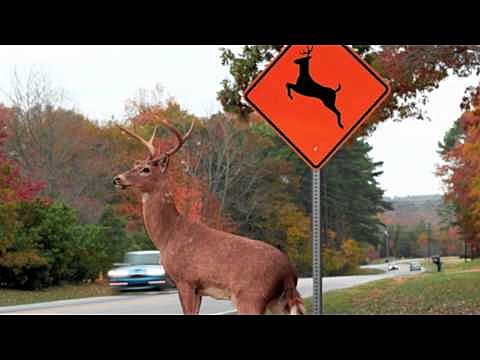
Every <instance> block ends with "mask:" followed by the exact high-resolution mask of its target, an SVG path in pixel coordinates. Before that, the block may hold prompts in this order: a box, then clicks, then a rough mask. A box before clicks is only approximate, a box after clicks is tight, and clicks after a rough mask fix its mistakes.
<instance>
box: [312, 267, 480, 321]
mask: <svg viewBox="0 0 480 360" xmlns="http://www.w3.org/2000/svg"><path fill="white" fill-rule="evenodd" d="M442 270H443V271H442V272H441V273H438V272H428V273H424V274H417V275H412V276H405V277H396V278H393V279H384V280H379V281H374V282H371V283H368V284H364V285H360V286H356V287H353V288H349V289H343V290H337V291H331V292H328V293H327V294H325V297H324V313H325V314H378V315H380V314H480V260H475V261H473V262H470V263H464V262H462V261H460V262H446V263H445V266H444V268H443V269H442ZM306 305H307V311H308V312H309V313H310V312H311V299H306Z"/></svg>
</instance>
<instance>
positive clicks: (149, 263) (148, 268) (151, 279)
mask: <svg viewBox="0 0 480 360" xmlns="http://www.w3.org/2000/svg"><path fill="white" fill-rule="evenodd" d="M108 278H109V283H110V286H112V287H114V288H116V289H117V290H119V291H125V290H164V289H168V288H174V287H175V285H174V284H173V282H172V281H171V279H170V278H168V275H167V274H166V273H165V269H164V268H163V266H162V265H160V252H159V251H132V252H128V253H127V254H126V255H125V260H124V263H122V264H117V267H116V268H115V269H112V270H110V271H109V272H108Z"/></svg>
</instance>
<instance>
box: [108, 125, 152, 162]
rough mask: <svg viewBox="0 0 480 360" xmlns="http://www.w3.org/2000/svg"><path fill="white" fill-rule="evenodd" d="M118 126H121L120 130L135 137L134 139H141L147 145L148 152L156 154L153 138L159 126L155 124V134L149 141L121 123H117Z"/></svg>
mask: <svg viewBox="0 0 480 360" xmlns="http://www.w3.org/2000/svg"><path fill="white" fill-rule="evenodd" d="M117 127H118V128H120V130H122V131H124V132H125V133H126V134H128V135H130V136H131V137H133V138H134V139H137V140H138V141H140V142H141V143H142V144H143V145H145V147H146V148H147V149H148V152H149V153H150V156H151V157H154V156H155V146H153V139H154V138H155V134H156V132H157V126H155V128H154V129H153V134H152V136H151V137H150V140H148V141H146V140H144V139H143V138H142V137H140V136H139V135H138V134H135V133H134V132H133V131H131V130H128V129H127V128H124V127H123V126H121V125H118V124H117Z"/></svg>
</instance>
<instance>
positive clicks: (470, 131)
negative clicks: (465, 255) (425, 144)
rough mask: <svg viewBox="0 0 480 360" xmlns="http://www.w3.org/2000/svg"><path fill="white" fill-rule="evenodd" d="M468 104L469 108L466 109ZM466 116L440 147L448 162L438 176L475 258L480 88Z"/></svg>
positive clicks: (479, 215) (479, 221)
mask: <svg viewBox="0 0 480 360" xmlns="http://www.w3.org/2000/svg"><path fill="white" fill-rule="evenodd" d="M465 104H466V105H465ZM464 109H465V112H464V113H463V114H462V116H461V117H460V119H458V120H457V122H455V123H454V125H453V127H452V129H450V130H449V131H448V132H447V134H446V136H445V138H446V139H451V140H450V141H449V142H448V143H447V141H444V143H443V144H440V146H439V147H440V152H441V153H442V158H443V160H444V162H445V164H444V165H441V166H439V168H438V175H439V176H441V177H442V180H443V182H444V184H445V185H446V195H445V200H446V202H447V203H448V204H450V205H451V206H452V209H453V210H454V212H455V222H454V225H458V227H459V230H460V234H461V236H462V237H463V239H464V241H465V242H466V244H465V245H466V246H467V244H468V246H469V247H470V252H471V253H472V254H473V256H475V254H476V250H477V249H478V248H479V245H480V236H479V234H480V175H479V174H480V87H478V88H477V90H476V91H474V92H472V94H471V98H470V99H469V101H467V102H464Z"/></svg>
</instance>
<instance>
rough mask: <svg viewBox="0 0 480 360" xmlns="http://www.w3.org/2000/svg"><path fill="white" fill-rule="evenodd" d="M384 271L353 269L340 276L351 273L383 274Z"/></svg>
mask: <svg viewBox="0 0 480 360" xmlns="http://www.w3.org/2000/svg"><path fill="white" fill-rule="evenodd" d="M384 273H385V271H384V270H382V269H361V268H358V269H355V270H353V271H350V272H347V273H345V274H342V275H341V276H351V275H378V274H384Z"/></svg>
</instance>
